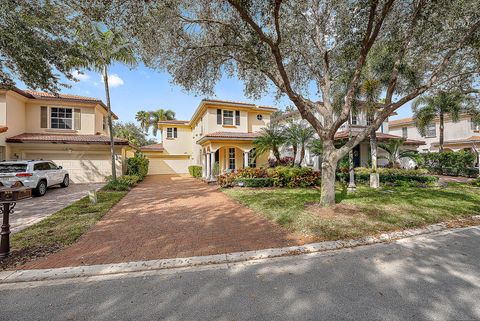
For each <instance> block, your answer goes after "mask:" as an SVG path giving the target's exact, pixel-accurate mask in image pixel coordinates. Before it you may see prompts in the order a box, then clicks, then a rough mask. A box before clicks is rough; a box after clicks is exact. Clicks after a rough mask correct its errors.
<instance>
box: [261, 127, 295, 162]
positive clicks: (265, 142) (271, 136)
mask: <svg viewBox="0 0 480 321" xmlns="http://www.w3.org/2000/svg"><path fill="white" fill-rule="evenodd" d="M286 141H287V137H286V135H285V132H284V129H283V128H282V127H281V126H279V125H278V124H275V123H270V124H269V125H268V126H267V127H264V128H262V131H261V134H260V136H258V137H257V138H256V139H255V140H254V141H253V146H254V147H255V149H256V153H257V155H261V154H263V153H267V152H270V151H272V152H273V156H274V157H275V160H276V161H277V162H279V161H280V147H281V146H282V145H283V144H284V143H285V142H286Z"/></svg>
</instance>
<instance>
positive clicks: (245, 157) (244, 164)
mask: <svg viewBox="0 0 480 321" xmlns="http://www.w3.org/2000/svg"><path fill="white" fill-rule="evenodd" d="M249 157H250V153H249V152H244V153H243V168H247V167H248V159H249Z"/></svg>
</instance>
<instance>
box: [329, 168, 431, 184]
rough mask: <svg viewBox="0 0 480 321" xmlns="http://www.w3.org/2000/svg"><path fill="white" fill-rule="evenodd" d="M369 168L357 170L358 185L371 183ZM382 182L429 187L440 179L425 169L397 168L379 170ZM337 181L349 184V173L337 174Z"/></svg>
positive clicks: (356, 179) (356, 180)
mask: <svg viewBox="0 0 480 321" xmlns="http://www.w3.org/2000/svg"><path fill="white" fill-rule="evenodd" d="M371 172H372V170H371V169H369V168H363V167H359V168H355V182H356V183H357V184H368V183H369V182H370V173H371ZM377 172H378V174H379V176H380V182H381V183H383V184H391V185H428V184H435V183H437V182H438V177H436V176H432V175H427V174H428V171H427V170H425V169H397V168H378V169H377ZM337 179H338V180H340V181H342V182H347V181H348V179H349V173H343V172H342V173H337Z"/></svg>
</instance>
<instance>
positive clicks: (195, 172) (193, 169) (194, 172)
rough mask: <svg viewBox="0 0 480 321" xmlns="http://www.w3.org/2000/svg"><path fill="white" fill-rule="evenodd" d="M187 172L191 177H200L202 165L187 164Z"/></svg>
mask: <svg viewBox="0 0 480 321" xmlns="http://www.w3.org/2000/svg"><path fill="white" fill-rule="evenodd" d="M188 172H189V173H190V175H191V176H192V177H195V178H200V177H202V166H199V165H191V166H188Z"/></svg>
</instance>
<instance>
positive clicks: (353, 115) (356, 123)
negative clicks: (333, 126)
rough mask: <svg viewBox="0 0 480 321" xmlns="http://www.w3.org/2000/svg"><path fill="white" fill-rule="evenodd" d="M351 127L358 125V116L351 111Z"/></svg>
mask: <svg viewBox="0 0 480 321" xmlns="http://www.w3.org/2000/svg"><path fill="white" fill-rule="evenodd" d="M351 115H352V116H351V118H352V125H358V115H357V113H356V112H354V111H352V113H351Z"/></svg>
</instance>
